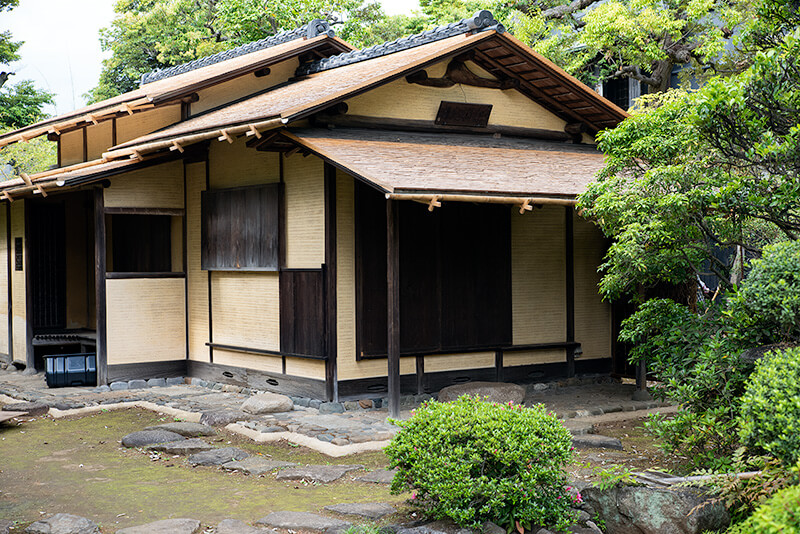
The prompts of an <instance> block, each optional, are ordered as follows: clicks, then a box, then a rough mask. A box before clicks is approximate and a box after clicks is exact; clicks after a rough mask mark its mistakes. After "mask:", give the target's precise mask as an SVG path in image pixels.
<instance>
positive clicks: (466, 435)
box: [386, 395, 580, 528]
mask: <svg viewBox="0 0 800 534" xmlns="http://www.w3.org/2000/svg"><path fill="white" fill-rule="evenodd" d="M395 424H397V425H398V426H400V427H401V430H400V432H399V433H398V434H397V435H396V436H395V438H394V439H393V440H392V442H391V444H390V445H389V446H388V447H387V448H386V454H387V455H388V456H389V458H390V459H391V467H396V468H397V469H398V473H397V475H396V476H395V478H394V481H393V482H392V492H394V493H401V492H403V491H413V492H414V493H413V494H412V502H413V503H415V504H416V506H417V507H418V509H419V510H420V511H421V512H422V513H423V515H425V516H426V517H428V518H431V519H446V518H449V519H452V520H453V521H455V522H456V523H458V524H459V525H461V526H463V527H477V526H479V525H481V524H482V523H483V522H485V521H493V522H495V523H497V524H499V525H501V526H504V527H507V528H511V527H514V526H515V525H516V522H519V523H520V524H521V525H523V526H526V527H527V528H531V527H532V526H534V525H540V526H551V527H557V528H563V527H565V526H566V525H567V524H568V523H569V521H570V519H572V517H571V515H572V514H571V511H570V506H571V505H572V504H574V502H575V499H576V498H577V499H580V495H579V494H578V495H577V497H576V496H575V495H574V494H570V493H569V492H568V488H567V487H566V474H565V471H564V468H565V466H566V464H567V463H569V462H570V461H571V460H572V458H573V452H572V437H571V435H570V433H569V431H567V430H566V429H565V428H564V425H562V424H561V422H560V421H558V419H556V417H555V416H553V415H550V414H548V413H546V412H545V410H544V407H543V406H536V407H533V408H525V407H522V406H519V405H514V404H493V403H489V402H485V401H482V400H480V399H479V398H477V397H470V396H466V395H465V396H463V397H461V398H459V399H458V400H456V401H455V402H450V403H440V402H435V401H430V402H427V403H425V404H423V405H422V406H420V408H419V409H418V410H417V411H416V412H415V413H414V415H413V417H411V419H409V420H408V421H395Z"/></svg>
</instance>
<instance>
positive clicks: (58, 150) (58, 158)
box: [56, 135, 62, 169]
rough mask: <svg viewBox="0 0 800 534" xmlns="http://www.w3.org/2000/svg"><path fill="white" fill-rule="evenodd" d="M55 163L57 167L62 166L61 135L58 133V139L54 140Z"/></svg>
mask: <svg viewBox="0 0 800 534" xmlns="http://www.w3.org/2000/svg"><path fill="white" fill-rule="evenodd" d="M56 165H57V166H58V168H59V169H60V168H61V167H62V165H61V136H60V135H59V136H58V139H57V140H56Z"/></svg>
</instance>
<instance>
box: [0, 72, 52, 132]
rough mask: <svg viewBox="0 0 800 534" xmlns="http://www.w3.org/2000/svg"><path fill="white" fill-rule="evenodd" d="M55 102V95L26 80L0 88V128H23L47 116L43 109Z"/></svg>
mask: <svg viewBox="0 0 800 534" xmlns="http://www.w3.org/2000/svg"><path fill="white" fill-rule="evenodd" d="M52 103H53V95H52V94H50V93H48V92H45V91H40V90H39V89H36V87H34V86H33V82H32V81H30V80H25V81H22V82H19V83H17V84H15V85H11V86H9V87H3V88H2V89H0V128H3V127H6V128H12V129H15V128H21V127H23V126H27V125H28V124H33V123H34V122H37V121H40V120H42V119H43V118H45V117H46V116H47V114H46V113H45V112H44V111H43V110H42V108H43V107H44V105H45V104H52Z"/></svg>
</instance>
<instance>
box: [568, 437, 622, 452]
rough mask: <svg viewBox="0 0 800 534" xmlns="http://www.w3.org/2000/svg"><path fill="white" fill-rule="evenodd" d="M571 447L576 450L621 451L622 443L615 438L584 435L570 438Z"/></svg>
mask: <svg viewBox="0 0 800 534" xmlns="http://www.w3.org/2000/svg"><path fill="white" fill-rule="evenodd" d="M572 446H573V447H575V448H576V449H615V450H618V451H621V450H622V442H621V441H620V440H618V439H617V438H610V437H608V436H601V435H600V434H584V435H580V436H573V437H572Z"/></svg>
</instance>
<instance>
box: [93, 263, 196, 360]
mask: <svg viewBox="0 0 800 534" xmlns="http://www.w3.org/2000/svg"><path fill="white" fill-rule="evenodd" d="M184 290H185V287H184V281H183V279H182V278H175V279H173V278H164V279H141V278H138V279H128V280H106V302H107V305H106V310H107V312H106V313H107V319H106V320H107V324H108V337H107V339H108V364H109V365H115V364H123V363H143V362H158V361H166V360H182V359H184V358H185V357H186V313H185V308H184V295H185V292H184Z"/></svg>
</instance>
